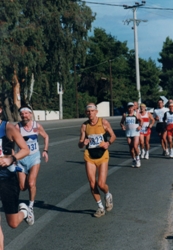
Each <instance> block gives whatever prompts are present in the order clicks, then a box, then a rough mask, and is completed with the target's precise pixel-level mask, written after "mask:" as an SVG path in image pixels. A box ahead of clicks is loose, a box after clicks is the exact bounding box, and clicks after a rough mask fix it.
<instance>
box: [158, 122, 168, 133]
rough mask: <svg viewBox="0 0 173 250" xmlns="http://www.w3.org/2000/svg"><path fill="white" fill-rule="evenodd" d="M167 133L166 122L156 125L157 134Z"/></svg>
mask: <svg viewBox="0 0 173 250" xmlns="http://www.w3.org/2000/svg"><path fill="white" fill-rule="evenodd" d="M165 131H166V123H165V122H158V123H157V125H156V132H157V133H159V134H160V133H164V132H165Z"/></svg>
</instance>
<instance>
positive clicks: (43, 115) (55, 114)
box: [33, 102, 110, 121]
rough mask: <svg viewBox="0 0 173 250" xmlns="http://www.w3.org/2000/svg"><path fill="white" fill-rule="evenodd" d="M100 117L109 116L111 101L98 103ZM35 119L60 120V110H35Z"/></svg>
mask: <svg viewBox="0 0 173 250" xmlns="http://www.w3.org/2000/svg"><path fill="white" fill-rule="evenodd" d="M97 108H98V114H97V116H99V117H109V116H110V107H109V102H101V103H99V104H97ZM33 112H34V119H35V120H36V121H48V120H59V111H48V110H34V111H33Z"/></svg>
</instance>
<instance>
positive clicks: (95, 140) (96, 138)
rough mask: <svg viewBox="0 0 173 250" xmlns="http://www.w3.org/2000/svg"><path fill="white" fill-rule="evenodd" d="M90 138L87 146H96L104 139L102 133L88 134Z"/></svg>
mask: <svg viewBox="0 0 173 250" xmlns="http://www.w3.org/2000/svg"><path fill="white" fill-rule="evenodd" d="M88 139H89V140H90V142H89V146H88V148H98V147H99V145H100V143H101V142H102V141H104V138H103V135H102V134H101V135H89V136H88Z"/></svg>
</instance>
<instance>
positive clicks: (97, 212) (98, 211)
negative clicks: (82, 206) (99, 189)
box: [94, 207, 105, 218]
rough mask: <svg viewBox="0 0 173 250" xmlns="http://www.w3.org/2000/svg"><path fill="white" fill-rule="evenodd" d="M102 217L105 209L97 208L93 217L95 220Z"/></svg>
mask: <svg viewBox="0 0 173 250" xmlns="http://www.w3.org/2000/svg"><path fill="white" fill-rule="evenodd" d="M103 215H105V209H104V208H101V207H99V208H98V209H97V210H96V212H95V213H94V217H97V218H100V217H102V216H103Z"/></svg>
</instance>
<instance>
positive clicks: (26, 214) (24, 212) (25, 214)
mask: <svg viewBox="0 0 173 250" xmlns="http://www.w3.org/2000/svg"><path fill="white" fill-rule="evenodd" d="M19 212H22V213H23V214H24V219H25V218H26V217H27V216H28V212H27V211H26V210H25V209H21V210H20V211H19Z"/></svg>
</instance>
